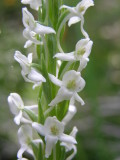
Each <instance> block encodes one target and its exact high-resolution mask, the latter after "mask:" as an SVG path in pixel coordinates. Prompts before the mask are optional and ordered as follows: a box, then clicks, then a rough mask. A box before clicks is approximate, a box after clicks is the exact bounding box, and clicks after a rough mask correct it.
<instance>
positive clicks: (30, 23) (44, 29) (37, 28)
mask: <svg viewBox="0 0 120 160" xmlns="http://www.w3.org/2000/svg"><path fill="white" fill-rule="evenodd" d="M22 13H23V25H24V26H25V28H28V29H29V30H31V31H33V32H35V33H36V34H40V35H44V34H50V33H54V34H55V30H54V29H53V28H51V27H48V26H44V25H41V24H40V23H39V22H37V21H35V19H34V17H33V15H32V14H31V13H30V12H29V11H28V10H27V8H26V7H25V8H23V9H22Z"/></svg>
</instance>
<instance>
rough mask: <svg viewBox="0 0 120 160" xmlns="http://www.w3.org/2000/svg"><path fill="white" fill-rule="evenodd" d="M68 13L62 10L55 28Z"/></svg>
mask: <svg viewBox="0 0 120 160" xmlns="http://www.w3.org/2000/svg"><path fill="white" fill-rule="evenodd" d="M68 14H69V12H68V11H64V12H63V13H62V14H61V16H60V17H59V19H58V23H57V28H56V29H57V30H58V29H59V27H60V25H61V23H62V21H63V20H64V19H65V17H66V16H67V15H68Z"/></svg>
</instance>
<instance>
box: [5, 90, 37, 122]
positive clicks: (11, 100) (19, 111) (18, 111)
mask: <svg viewBox="0 0 120 160" xmlns="http://www.w3.org/2000/svg"><path fill="white" fill-rule="evenodd" d="M8 104H9V107H10V111H11V112H12V114H13V115H15V118H14V122H15V123H16V124H17V125H20V122H23V123H32V122H31V121H30V120H28V119H26V118H25V117H24V109H26V110H36V109H37V108H38V105H32V106H25V105H24V103H23V100H22V98H21V97H20V95H19V94H17V93H10V95H9V96H8Z"/></svg>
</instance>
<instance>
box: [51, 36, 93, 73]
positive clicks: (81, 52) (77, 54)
mask: <svg viewBox="0 0 120 160" xmlns="http://www.w3.org/2000/svg"><path fill="white" fill-rule="evenodd" d="M92 45H93V42H92V41H91V40H90V39H89V38H86V39H81V40H79V41H78V42H77V44H76V48H75V51H74V52H70V53H57V54H56V55H55V56H54V57H56V58H58V59H59V60H62V61H72V62H75V61H80V66H79V71H82V69H84V68H85V67H86V65H87V62H88V61H89V58H88V57H89V55H90V53H91V49H92Z"/></svg>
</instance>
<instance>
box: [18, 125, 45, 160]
mask: <svg viewBox="0 0 120 160" xmlns="http://www.w3.org/2000/svg"><path fill="white" fill-rule="evenodd" d="M18 139H19V143H20V145H21V147H20V149H19V150H18V153H17V157H18V159H19V160H22V159H23V157H22V155H23V153H24V152H25V151H26V152H28V153H29V154H31V155H32V156H33V157H35V155H34V153H33V150H32V147H31V146H32V143H34V144H35V145H36V146H37V145H38V144H42V147H43V141H42V140H41V139H33V134H32V128H31V127H30V125H22V126H21V127H20V128H19V130H18Z"/></svg>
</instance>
